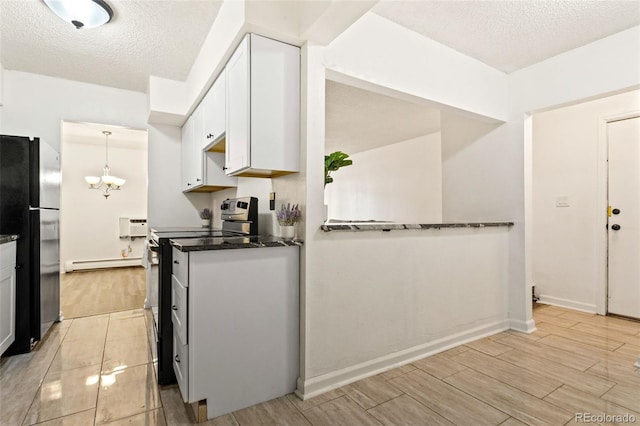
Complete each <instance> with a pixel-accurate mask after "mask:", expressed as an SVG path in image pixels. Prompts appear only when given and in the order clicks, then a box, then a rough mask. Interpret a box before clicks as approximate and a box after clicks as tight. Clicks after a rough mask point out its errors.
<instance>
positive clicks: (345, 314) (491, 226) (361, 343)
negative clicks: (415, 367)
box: [296, 220, 524, 399]
mask: <svg viewBox="0 0 640 426" xmlns="http://www.w3.org/2000/svg"><path fill="white" fill-rule="evenodd" d="M312 228H314V229H312ZM513 228H514V223H512V222H510V221H486V222H480V221H477V222H467V221H465V222H462V221H460V222H455V223H422V224H421V223H399V222H396V223H392V222H380V221H375V222H374V221H335V220H330V221H328V222H326V223H324V224H322V225H319V226H318V227H317V228H315V227H311V226H310V227H308V228H307V234H306V236H305V246H304V247H305V252H306V258H305V262H306V265H305V271H306V273H305V276H304V277H303V286H304V289H303V291H304V293H303V300H301V304H302V307H301V312H303V315H304V318H305V325H304V329H305V336H304V341H303V345H305V351H306V353H307V354H313V357H308V358H306V359H304V360H303V368H302V369H301V379H300V381H299V383H298V387H297V389H296V393H297V394H298V395H299V396H300V397H302V398H305V399H306V398H311V397H313V396H315V395H319V394H322V393H324V392H326V391H328V390H330V389H332V388H335V387H338V386H341V385H343V384H344V383H350V382H354V381H357V380H360V379H362V378H365V377H369V376H372V375H375V374H378V373H381V372H384V371H386V370H389V369H391V368H395V367H398V366H401V365H404V364H407V363H410V362H413V361H415V360H417V359H419V358H423V357H425V356H429V355H432V354H435V353H438V352H441V351H443V350H446V349H449V348H452V347H454V346H457V345H460V344H464V343H466V342H469V341H471V340H475V339H478V338H480V337H483V336H487V335H490V334H494V333H497V332H500V331H503V330H506V329H508V328H510V327H512V325H513V324H512V323H511V320H510V318H509V304H510V299H511V298H512V297H515V295H516V294H517V293H516V292H517V291H520V290H519V289H517V288H515V287H512V286H511V282H512V280H511V274H512V271H513V270H512V266H511V265H512V260H511V259H510V255H509V247H510V245H511V244H514V243H517V241H516V239H515V238H516V237H517V235H518V234H517V233H514V232H512V230H513ZM523 310H524V302H523Z"/></svg>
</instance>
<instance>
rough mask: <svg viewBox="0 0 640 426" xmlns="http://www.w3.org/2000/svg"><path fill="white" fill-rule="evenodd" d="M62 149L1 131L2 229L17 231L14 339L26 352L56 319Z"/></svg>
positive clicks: (15, 350)
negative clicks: (59, 151) (3, 133)
mask: <svg viewBox="0 0 640 426" xmlns="http://www.w3.org/2000/svg"><path fill="white" fill-rule="evenodd" d="M60 180H61V179H60V154H59V153H58V152H56V151H55V150H54V149H53V148H52V147H51V146H49V145H47V144H46V143H44V142H42V141H40V140H39V139H38V138H28V137H20V136H6V135H1V136H0V234H17V235H19V238H18V241H17V254H16V257H17V259H16V311H15V312H16V318H15V326H16V330H15V341H14V343H13V344H12V345H11V346H10V347H9V348H8V349H7V351H6V352H5V353H4V355H5V356H6V355H15V354H20V353H25V352H29V351H30V350H31V348H32V347H33V345H34V344H35V343H36V342H38V341H39V340H41V339H42V338H43V337H44V335H45V334H46V332H47V330H48V329H49V327H51V325H52V324H53V323H54V322H56V321H58V320H59V319H60V231H59V230H60V226H59V223H60V222H59V216H60Z"/></svg>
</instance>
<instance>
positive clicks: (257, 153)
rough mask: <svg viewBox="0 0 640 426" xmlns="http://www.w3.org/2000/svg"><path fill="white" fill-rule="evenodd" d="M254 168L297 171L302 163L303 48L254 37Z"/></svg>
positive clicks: (252, 62) (252, 50)
mask: <svg viewBox="0 0 640 426" xmlns="http://www.w3.org/2000/svg"><path fill="white" fill-rule="evenodd" d="M250 58H251V77H250V79H251V112H250V116H251V130H250V132H249V134H250V135H251V169H252V170H266V171H268V170H273V171H281V172H296V171H298V170H299V162H300V49H299V48H298V47H296V46H292V45H290V44H286V43H281V42H279V41H276V40H272V39H270V38H266V37H261V36H258V35H255V34H252V35H251V54H250Z"/></svg>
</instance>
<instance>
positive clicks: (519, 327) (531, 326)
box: [509, 319, 537, 334]
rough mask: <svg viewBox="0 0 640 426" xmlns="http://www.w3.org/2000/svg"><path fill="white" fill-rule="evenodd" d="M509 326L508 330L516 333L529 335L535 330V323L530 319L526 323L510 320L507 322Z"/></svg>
mask: <svg viewBox="0 0 640 426" xmlns="http://www.w3.org/2000/svg"><path fill="white" fill-rule="evenodd" d="M509 325H510V327H509V328H511V330H514V331H518V332H520V333H526V334H531V333H533V332H534V331H536V330H537V328H536V322H535V321H534V320H533V319H530V320H528V321H521V320H516V319H512V320H509Z"/></svg>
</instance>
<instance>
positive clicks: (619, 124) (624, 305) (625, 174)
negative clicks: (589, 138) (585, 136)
mask: <svg viewBox="0 0 640 426" xmlns="http://www.w3.org/2000/svg"><path fill="white" fill-rule="evenodd" d="M607 137H608V145H609V206H610V210H611V213H610V216H609V221H608V243H609V255H608V304H607V312H608V313H611V314H617V315H624V316H628V317H634V318H640V117H635V118H629V119H625V120H620V121H614V122H611V123H608V125H607Z"/></svg>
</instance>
